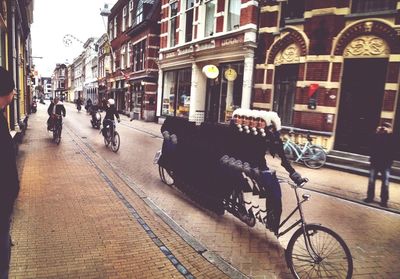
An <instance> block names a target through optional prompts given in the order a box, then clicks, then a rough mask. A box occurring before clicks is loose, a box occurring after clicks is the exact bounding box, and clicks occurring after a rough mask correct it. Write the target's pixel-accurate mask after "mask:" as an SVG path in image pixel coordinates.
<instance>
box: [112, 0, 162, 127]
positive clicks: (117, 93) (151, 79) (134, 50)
mask: <svg viewBox="0 0 400 279" xmlns="http://www.w3.org/2000/svg"><path fill="white" fill-rule="evenodd" d="M159 11H160V3H159V1H158V0H138V1H133V0H119V1H118V2H117V3H116V4H115V5H114V6H113V8H112V9H111V14H110V15H109V16H108V37H109V39H110V41H111V51H112V53H113V54H114V61H113V63H112V64H113V67H112V69H110V71H109V74H108V75H107V83H108V89H109V90H108V92H109V93H110V95H109V96H110V97H113V98H114V99H115V101H116V105H117V109H118V110H119V111H120V112H124V113H126V114H133V117H134V118H136V119H143V120H145V121H154V119H155V110H156V99H157V98H156V94H157V92H156V88H157V79H158V68H157V63H156V59H157V55H158V49H159V28H160V27H159V25H158V23H157V22H158V20H159V17H160V14H159Z"/></svg>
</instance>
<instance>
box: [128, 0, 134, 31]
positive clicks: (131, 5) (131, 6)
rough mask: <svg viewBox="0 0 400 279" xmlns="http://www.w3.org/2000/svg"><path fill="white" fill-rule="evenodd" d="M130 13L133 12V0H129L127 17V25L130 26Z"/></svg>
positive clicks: (131, 16)
mask: <svg viewBox="0 0 400 279" xmlns="http://www.w3.org/2000/svg"><path fill="white" fill-rule="evenodd" d="M132 13H133V0H130V1H129V18H128V22H129V23H128V24H129V27H131V26H132V18H133V15H132Z"/></svg>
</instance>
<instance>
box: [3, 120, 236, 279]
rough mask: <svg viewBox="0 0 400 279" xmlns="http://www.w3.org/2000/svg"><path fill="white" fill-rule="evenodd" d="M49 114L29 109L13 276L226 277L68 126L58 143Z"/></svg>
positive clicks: (14, 231)
mask: <svg viewBox="0 0 400 279" xmlns="http://www.w3.org/2000/svg"><path fill="white" fill-rule="evenodd" d="M45 121H46V119H45V118H44V117H43V115H39V114H36V115H32V117H31V118H30V121H29V127H28V130H27V134H26V137H25V138H24V142H23V144H22V145H21V146H20V153H19V157H18V161H19V173H20V182H21V191H20V194H19V197H18V200H17V203H16V206H15V210H14V218H13V224H12V232H11V233H12V239H13V242H14V246H13V249H12V259H11V267H10V278H78V277H79V278H162V279H164V278H182V277H183V278H195V277H199V278H228V276H227V275H225V274H224V273H223V272H222V271H220V270H219V269H218V268H217V267H216V266H215V265H213V264H211V263H210V262H209V261H207V260H206V259H205V257H204V256H203V255H201V254H199V253H198V252H196V251H195V250H194V249H193V248H191V247H190V246H189V245H188V244H187V243H186V242H185V241H184V240H183V239H182V238H181V237H180V236H179V235H177V234H176V233H175V232H174V231H172V229H171V228H170V227H169V226H168V225H167V224H165V223H164V222H163V221H162V220H161V219H160V218H159V217H158V216H157V215H156V214H155V212H154V210H153V209H151V208H150V207H149V206H148V205H147V204H146V203H145V202H144V199H143V198H141V197H139V196H138V195H137V194H136V193H135V192H133V191H132V189H130V188H129V187H128V186H127V185H126V184H125V183H124V182H123V181H122V179H120V178H119V177H118V176H117V175H116V174H115V173H114V172H113V171H112V170H111V168H110V167H109V166H108V165H107V164H106V163H105V162H104V161H102V159H101V158H100V157H99V156H96V154H95V153H90V150H89V149H88V148H87V147H86V146H85V145H84V144H83V143H82V142H81V141H80V140H79V138H78V137H77V136H76V135H74V134H73V132H71V131H70V130H69V129H68V128H66V127H65V128H64V129H63V135H62V140H61V143H60V145H58V146H57V145H56V144H54V143H53V142H52V140H51V135H50V133H48V132H47V131H46V128H45V124H44V123H45ZM136 125H137V124H136ZM154 125H155V124H154Z"/></svg>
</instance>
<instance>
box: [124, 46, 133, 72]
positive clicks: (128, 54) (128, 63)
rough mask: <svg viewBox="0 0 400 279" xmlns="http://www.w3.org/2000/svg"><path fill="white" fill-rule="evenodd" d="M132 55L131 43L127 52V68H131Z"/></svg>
mask: <svg viewBox="0 0 400 279" xmlns="http://www.w3.org/2000/svg"><path fill="white" fill-rule="evenodd" d="M131 53H132V43H129V44H128V46H127V50H126V57H125V59H126V67H127V68H129V67H130V66H131Z"/></svg>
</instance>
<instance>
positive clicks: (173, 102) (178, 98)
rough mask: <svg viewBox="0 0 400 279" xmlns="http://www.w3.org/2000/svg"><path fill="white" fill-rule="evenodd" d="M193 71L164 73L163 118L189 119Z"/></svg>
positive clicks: (184, 70) (182, 70) (188, 69)
mask: <svg viewBox="0 0 400 279" xmlns="http://www.w3.org/2000/svg"><path fill="white" fill-rule="evenodd" d="M191 80H192V69H190V68H187V69H180V70H176V71H166V72H164V84H163V98H162V111H161V114H162V115H163V116H179V117H185V118H188V117H189V109H190V87H191Z"/></svg>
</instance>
